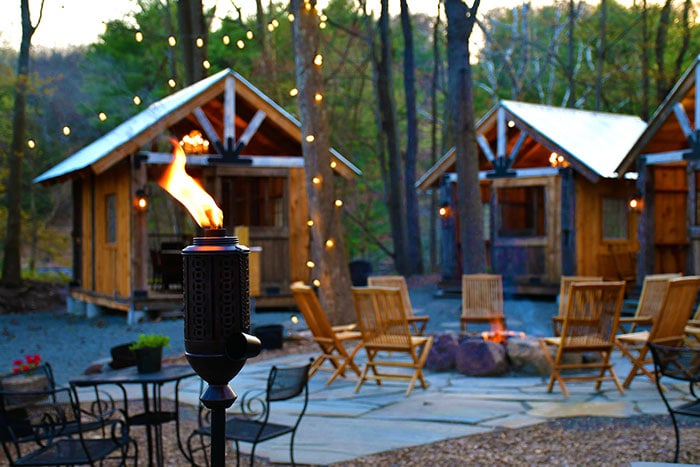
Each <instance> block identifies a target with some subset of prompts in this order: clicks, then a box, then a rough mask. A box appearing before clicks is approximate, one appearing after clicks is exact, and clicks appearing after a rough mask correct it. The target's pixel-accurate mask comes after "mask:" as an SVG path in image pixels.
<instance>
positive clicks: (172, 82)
mask: <svg viewBox="0 0 700 467" xmlns="http://www.w3.org/2000/svg"><path fill="white" fill-rule="evenodd" d="M175 85H177V83H176V82H175V80H174V79H173V78H170V79H169V80H168V86H170V87H171V88H174V87H175Z"/></svg>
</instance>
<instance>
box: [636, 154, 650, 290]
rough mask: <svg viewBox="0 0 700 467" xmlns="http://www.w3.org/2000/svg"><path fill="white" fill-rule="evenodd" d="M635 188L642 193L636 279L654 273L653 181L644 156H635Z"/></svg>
mask: <svg viewBox="0 0 700 467" xmlns="http://www.w3.org/2000/svg"><path fill="white" fill-rule="evenodd" d="M637 173H638V178H637V190H639V193H641V195H642V200H643V208H642V212H641V214H640V216H639V222H638V223H637V237H638V238H639V255H637V281H638V282H640V281H642V280H643V279H644V277H645V276H646V275H647V274H653V273H654V183H653V180H652V179H653V174H652V173H650V171H649V167H648V166H647V163H646V157H644V156H639V158H637Z"/></svg>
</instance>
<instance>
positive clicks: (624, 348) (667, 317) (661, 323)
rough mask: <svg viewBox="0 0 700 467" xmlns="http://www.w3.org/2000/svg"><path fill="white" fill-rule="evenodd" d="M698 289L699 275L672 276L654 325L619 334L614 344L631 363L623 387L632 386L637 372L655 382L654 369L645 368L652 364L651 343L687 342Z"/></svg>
mask: <svg viewBox="0 0 700 467" xmlns="http://www.w3.org/2000/svg"><path fill="white" fill-rule="evenodd" d="M699 289H700V276H686V277H678V278H675V279H670V280H669V281H668V288H667V289H666V294H665V295H664V299H663V302H662V303H661V307H660V309H659V312H658V314H657V316H656V319H655V320H654V321H653V323H652V325H651V328H650V329H649V330H648V331H637V332H631V333H627V334H619V335H618V336H617V338H616V339H615V345H616V346H617V348H618V349H620V351H621V352H622V354H623V355H624V356H625V357H627V358H629V360H630V361H631V362H632V369H631V370H630V372H629V374H628V375H627V378H625V381H624V382H623V383H622V385H623V386H624V387H629V385H630V384H632V380H633V379H634V377H635V376H637V375H646V376H647V377H648V378H649V379H650V380H651V381H652V382H654V381H655V377H654V374H653V372H652V371H650V370H649V369H647V368H646V366H647V365H650V364H652V363H653V359H652V358H651V355H649V345H648V344H650V343H654V344H661V345H669V346H675V345H679V344H680V343H683V342H684V341H685V327H686V324H687V322H688V319H689V318H690V314H691V313H692V312H693V306H694V305H695V299H696V297H697V293H698V290H699Z"/></svg>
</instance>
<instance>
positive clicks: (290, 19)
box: [287, 13, 296, 23]
mask: <svg viewBox="0 0 700 467" xmlns="http://www.w3.org/2000/svg"><path fill="white" fill-rule="evenodd" d="M287 19H288V20H289V22H290V23H293V22H294V20H295V19H296V18H295V17H294V13H289V14H288V15H287Z"/></svg>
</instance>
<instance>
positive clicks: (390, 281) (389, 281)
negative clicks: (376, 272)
mask: <svg viewBox="0 0 700 467" xmlns="http://www.w3.org/2000/svg"><path fill="white" fill-rule="evenodd" d="M367 285H369V286H370V287H393V288H397V289H399V290H400V291H401V301H402V302H403V305H404V311H405V313H406V317H407V318H411V317H413V307H412V306H411V296H410V295H409V293H408V286H407V285H406V279H405V278H404V277H403V276H370V277H369V278H368V279H367Z"/></svg>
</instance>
